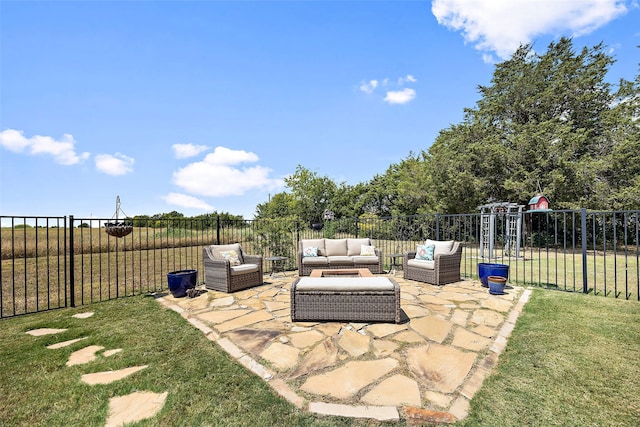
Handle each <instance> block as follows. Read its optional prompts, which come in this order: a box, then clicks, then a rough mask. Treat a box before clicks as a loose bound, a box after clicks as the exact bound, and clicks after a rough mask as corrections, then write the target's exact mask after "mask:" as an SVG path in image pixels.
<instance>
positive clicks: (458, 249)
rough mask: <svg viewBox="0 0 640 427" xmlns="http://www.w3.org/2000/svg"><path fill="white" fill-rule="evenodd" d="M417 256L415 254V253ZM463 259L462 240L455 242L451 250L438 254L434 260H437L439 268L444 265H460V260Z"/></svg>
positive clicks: (436, 266)
mask: <svg viewBox="0 0 640 427" xmlns="http://www.w3.org/2000/svg"><path fill="white" fill-rule="evenodd" d="M414 256H415V255H414ZM461 259H462V245H460V242H455V243H454V245H453V248H452V249H451V252H449V253H446V254H437V255H436V256H435V257H434V258H433V260H434V261H435V268H436V269H438V268H440V267H441V266H444V265H448V266H449V265H456V264H457V265H458V267H459V266H460V261H461Z"/></svg>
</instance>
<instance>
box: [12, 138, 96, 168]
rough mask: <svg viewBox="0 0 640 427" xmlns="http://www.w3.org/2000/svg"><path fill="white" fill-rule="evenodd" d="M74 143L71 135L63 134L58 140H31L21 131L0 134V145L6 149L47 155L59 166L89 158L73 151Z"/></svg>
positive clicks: (85, 154) (86, 154) (87, 155)
mask: <svg viewBox="0 0 640 427" xmlns="http://www.w3.org/2000/svg"><path fill="white" fill-rule="evenodd" d="M75 144H76V141H75V140H74V139H73V136H72V135H69V134H64V135H62V138H60V140H55V139H54V138H52V137H50V136H41V135H35V136H32V137H31V138H27V137H25V136H24V132H23V131H19V130H15V129H7V130H4V131H2V132H0V145H1V146H3V147H5V148H6V149H8V150H10V151H13V152H16V153H21V152H22V151H23V150H27V151H28V153H29V154H34V155H35V154H48V155H50V156H52V157H53V160H54V161H55V162H56V163H58V164H61V165H65V166H69V165H75V164H77V163H80V162H82V161H83V160H86V159H88V158H89V153H86V152H85V153H81V154H78V153H76V151H75V147H74V146H75Z"/></svg>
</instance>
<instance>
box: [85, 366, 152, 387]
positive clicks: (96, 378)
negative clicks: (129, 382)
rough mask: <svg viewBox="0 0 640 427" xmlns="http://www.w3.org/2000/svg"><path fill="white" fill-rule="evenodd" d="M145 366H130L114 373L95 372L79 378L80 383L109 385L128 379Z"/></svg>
mask: <svg viewBox="0 0 640 427" xmlns="http://www.w3.org/2000/svg"><path fill="white" fill-rule="evenodd" d="M146 367H147V365H142V366H132V367H130V368H124V369H117V370H115V371H105V372H95V373H93V374H84V375H82V376H81V377H80V379H81V380H82V382H84V383H86V384H89V385H96V384H109V383H112V382H114V381H117V380H120V379H122V378H125V377H128V376H129V375H131V374H134V373H136V372H138V371H141V370H143V369H144V368H146Z"/></svg>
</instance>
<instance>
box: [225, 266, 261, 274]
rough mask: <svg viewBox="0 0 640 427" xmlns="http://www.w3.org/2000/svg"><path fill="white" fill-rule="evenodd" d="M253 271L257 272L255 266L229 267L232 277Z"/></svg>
mask: <svg viewBox="0 0 640 427" xmlns="http://www.w3.org/2000/svg"><path fill="white" fill-rule="evenodd" d="M254 271H258V266H257V265H256V264H240V265H236V266H233V267H231V275H232V276H236V275H238V274H246V273H252V272H254Z"/></svg>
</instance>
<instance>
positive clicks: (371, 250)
mask: <svg viewBox="0 0 640 427" xmlns="http://www.w3.org/2000/svg"><path fill="white" fill-rule="evenodd" d="M375 255H376V247H375V246H368V245H361V246H360V256H375Z"/></svg>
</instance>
